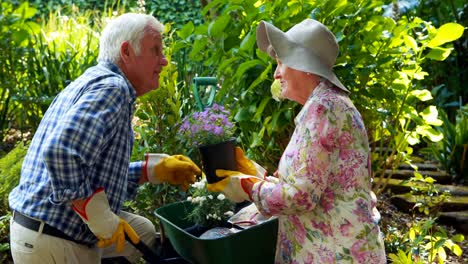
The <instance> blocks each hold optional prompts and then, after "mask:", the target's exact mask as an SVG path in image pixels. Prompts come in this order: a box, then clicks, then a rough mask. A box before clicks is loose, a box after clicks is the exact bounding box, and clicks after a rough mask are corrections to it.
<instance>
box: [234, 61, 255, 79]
mask: <svg viewBox="0 0 468 264" xmlns="http://www.w3.org/2000/svg"><path fill="white" fill-rule="evenodd" d="M261 64H262V62H261V61H259V60H250V61H246V62H244V63H242V64H241V65H239V67H238V68H237V71H236V75H235V76H234V78H235V79H240V78H242V76H243V75H244V73H245V72H246V71H247V70H249V69H250V68H252V67H255V66H257V65H261Z"/></svg>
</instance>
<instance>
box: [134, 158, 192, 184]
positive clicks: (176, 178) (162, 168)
mask: <svg viewBox="0 0 468 264" xmlns="http://www.w3.org/2000/svg"><path fill="white" fill-rule="evenodd" d="M143 173H145V176H146V178H147V179H148V181H149V182H151V183H155V184H157V183H163V182H167V183H169V184H172V185H179V186H181V187H182V189H183V190H184V191H186V190H187V189H188V187H189V186H190V184H192V183H194V182H195V175H200V174H201V170H200V168H198V166H197V165H196V164H195V163H193V161H192V160H191V159H190V158H188V157H186V156H184V155H173V156H169V155H167V154H146V161H145V164H144V169H143Z"/></svg>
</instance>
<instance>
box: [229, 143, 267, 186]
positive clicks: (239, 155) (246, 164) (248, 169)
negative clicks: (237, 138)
mask: <svg viewBox="0 0 468 264" xmlns="http://www.w3.org/2000/svg"><path fill="white" fill-rule="evenodd" d="M235 156H236V163H237V169H238V171H239V172H242V173H243V174H247V175H254V176H257V177H258V178H261V179H263V178H264V177H265V175H266V170H265V169H264V168H262V166H260V165H258V164H257V163H256V162H254V161H252V160H250V159H248V158H247V157H246V156H245V155H244V151H243V150H242V149H241V148H240V147H236V148H235Z"/></svg>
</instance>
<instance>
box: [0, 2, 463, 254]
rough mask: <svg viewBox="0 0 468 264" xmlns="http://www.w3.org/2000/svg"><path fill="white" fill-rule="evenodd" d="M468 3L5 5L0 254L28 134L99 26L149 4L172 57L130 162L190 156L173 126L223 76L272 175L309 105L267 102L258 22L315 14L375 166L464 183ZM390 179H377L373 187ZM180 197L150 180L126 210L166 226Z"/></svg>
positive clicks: (267, 76) (244, 139) (144, 106)
mask: <svg viewBox="0 0 468 264" xmlns="http://www.w3.org/2000/svg"><path fill="white" fill-rule="evenodd" d="M467 9H468V4H467V3H465V1H463V0H425V1H392V0H356V1H345V0H327V1H313V0H311V1H299V0H277V1H267V0H231V1H228V0H212V1H210V0H205V1H198V0H171V1H168V0H153V1H135V0H133V1H130V0H129V1H126V0H123V1H117V2H115V1H94V0H87V1H84V0H80V1H72V0H53V1H39V0H35V1H29V2H28V1H9V2H5V1H4V2H2V3H1V5H0V30H1V35H2V37H1V39H0V60H1V61H2V62H3V63H2V67H0V101H1V102H2V103H1V105H0V138H1V139H2V144H1V145H0V158H1V160H0V179H1V180H2V181H5V182H8V183H9V184H8V185H2V188H1V189H0V197H1V198H2V199H3V200H2V203H1V204H0V212H1V214H2V215H3V217H2V218H0V243H2V244H0V245H1V246H0V251H2V250H3V252H8V249H9V247H8V232H7V228H8V219H9V218H8V216H9V212H8V205H7V201H6V200H7V195H8V193H9V191H10V190H11V188H12V187H14V185H15V184H13V183H16V182H17V180H18V176H19V167H20V164H21V161H22V158H23V157H24V154H25V149H26V148H27V145H28V140H29V139H30V138H31V136H32V135H33V134H34V131H35V129H36V127H37V126H38V124H39V122H40V120H41V118H42V116H43V114H44V112H45V110H46V109H47V107H48V105H49V104H50V102H51V101H52V99H53V98H54V97H55V95H57V93H58V92H60V91H61V90H62V89H63V88H64V87H66V86H67V85H68V84H69V83H70V82H71V81H73V80H74V79H75V78H76V77H77V76H79V75H80V74H81V73H82V72H83V71H84V70H85V69H87V68H88V67H90V66H92V65H94V64H95V63H96V58H97V52H98V38H99V34H100V31H101V29H102V27H103V26H104V25H105V23H106V21H107V20H108V19H109V18H111V17H114V16H117V15H119V14H121V13H124V12H144V13H149V14H153V15H154V16H155V17H157V18H158V19H160V20H161V21H162V22H163V23H165V26H166V34H165V40H164V41H165V50H164V51H165V54H166V56H167V58H168V60H169V62H170V63H169V65H168V66H167V67H166V68H165V69H164V71H163V73H162V74H161V87H160V88H159V89H158V90H157V91H155V92H152V93H149V94H147V95H145V96H143V97H141V98H139V99H138V101H137V108H136V112H135V119H134V125H135V126H134V129H135V132H136V141H135V145H134V151H133V155H132V159H134V160H140V159H142V157H143V154H144V153H145V152H165V153H185V154H190V155H193V153H194V152H193V151H191V150H190V149H186V148H185V146H182V145H181V144H179V142H177V139H176V136H175V135H176V133H177V127H178V124H179V121H180V120H181V119H182V118H183V117H184V116H186V115H188V114H190V113H191V112H192V111H194V110H195V108H196V104H195V101H194V98H193V93H192V90H191V80H192V78H193V77H195V76H214V77H216V78H217V79H218V82H219V87H218V91H217V94H216V99H215V101H216V102H218V103H220V104H223V105H225V106H226V107H228V108H229V109H232V110H231V112H232V115H233V118H234V119H235V121H236V122H237V124H238V126H239V127H238V129H237V131H238V133H237V138H238V144H239V145H240V146H242V148H243V149H244V150H245V151H246V153H247V155H248V156H249V157H250V158H252V159H254V160H255V161H257V162H258V163H260V164H262V165H264V166H265V167H266V168H267V169H268V170H269V171H270V172H271V173H272V172H274V171H275V170H276V164H277V163H278V160H279V158H280V156H281V153H282V151H283V150H284V148H285V147H286V144H287V142H288V140H289V136H290V135H291V133H292V131H293V129H294V122H293V119H294V117H295V115H296V114H297V113H298V111H299V109H300V106H298V105H297V104H295V103H293V102H289V101H282V102H277V101H275V100H273V99H272V97H271V95H270V85H271V83H272V81H273V77H272V76H273V71H274V68H275V62H274V61H272V60H271V59H270V58H269V57H268V56H267V55H266V54H264V53H262V52H259V50H258V49H257V47H256V43H255V28H256V26H257V25H258V23H259V21H260V20H266V21H269V22H272V23H273V24H275V25H276V26H277V27H279V28H281V29H283V30H286V29H288V28H289V27H291V26H292V25H293V24H295V23H297V22H299V21H301V20H303V19H304V18H307V17H312V18H315V19H317V20H319V21H321V22H323V23H324V24H325V25H327V26H328V27H329V28H330V29H331V30H332V31H333V32H334V33H335V34H336V36H337V39H338V42H339V45H340V56H339V59H338V61H337V65H336V67H335V71H336V72H337V75H338V76H339V77H340V79H341V80H342V81H343V83H344V84H345V85H346V86H347V87H349V89H350V90H351V91H352V93H351V98H352V100H353V102H354V103H355V105H356V106H357V107H358V109H359V110H360V112H361V113H362V115H363V117H364V121H365V123H366V127H367V130H368V134H369V138H370V143H371V150H372V164H373V167H372V169H373V174H374V176H376V177H382V178H385V177H387V178H389V177H391V174H389V175H386V174H385V172H386V171H388V170H391V171H392V170H395V169H396V168H397V167H398V166H399V165H400V164H402V163H408V164H414V163H415V161H418V160H421V159H425V160H435V161H436V162H438V163H440V164H441V166H443V168H444V169H445V171H447V172H448V173H449V175H450V177H451V179H452V181H453V183H456V184H462V185H466V184H467V182H468V172H467V170H468V169H467V168H468V161H467V158H466V152H467V149H468V110H467V107H468V106H467V102H468V90H467V89H465V86H464V85H465V84H466V82H467V81H468V80H467V71H468V65H467V63H468V59H467V54H468V51H467V49H468V41H467V37H466V36H467V33H466V30H463V27H464V26H465V25H468V14H467V12H468V11H467ZM462 25H463V26H462ZM2 164H7V165H2ZM1 166H5V167H3V169H2V167H1ZM10 167H11V168H17V169H15V170H13V169H11V170H9V169H6V168H10ZM384 183H385V181H381V182H379V184H376V185H375V186H374V187H375V191H376V192H377V193H380V192H382V191H383V190H384V188H385V184H384ZM180 199H184V194H183V193H180V192H179V191H178V190H176V189H174V188H171V187H169V186H165V185H158V186H150V185H145V186H143V187H142V188H141V190H140V192H139V194H138V199H137V201H133V202H129V203H128V204H127V206H128V207H130V208H131V209H132V210H134V211H136V212H138V213H141V214H143V215H146V216H148V217H150V218H151V219H153V220H154V221H155V224H157V221H156V219H154V216H153V214H152V212H153V210H154V209H155V208H157V207H159V206H161V205H163V204H167V203H171V202H174V201H177V200H180ZM430 223H431V222H430ZM414 226H416V225H414ZM414 226H413V227H414ZM401 239H403V238H401ZM413 246H414V245H413ZM438 248H440V247H437V248H436V249H437V250H438ZM398 249H401V248H397V247H395V248H393V249H390V248H387V250H394V253H398ZM401 250H402V251H403V252H410V251H411V250H412V248H410V246H408V247H406V248H403V249H401ZM426 251H427V250H426ZM389 253H391V252H389ZM421 254H422V253H421ZM423 255H424V254H423ZM4 258H5V259H8V255H5V257H4ZM0 261H1V259H0Z"/></svg>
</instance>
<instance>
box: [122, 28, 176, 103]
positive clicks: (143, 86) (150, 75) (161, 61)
mask: <svg viewBox="0 0 468 264" xmlns="http://www.w3.org/2000/svg"><path fill="white" fill-rule="evenodd" d="M132 55H133V56H132V57H133V59H132V60H130V62H129V63H128V65H127V69H128V73H129V74H128V75H129V76H127V78H128V79H129V80H130V82H131V83H132V85H133V86H134V87H135V90H136V94H137V96H140V95H143V94H145V93H147V92H150V91H151V90H155V89H157V88H158V87H159V75H160V74H161V71H162V68H163V67H164V66H166V65H167V63H168V62H167V59H166V57H165V56H164V54H163V44H162V38H161V34H160V33H159V32H157V31H156V30H154V29H148V30H147V31H146V32H145V35H144V36H143V38H142V40H141V49H140V54H138V55H135V53H134V52H133V50H132Z"/></svg>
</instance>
